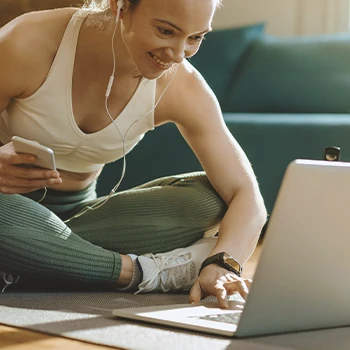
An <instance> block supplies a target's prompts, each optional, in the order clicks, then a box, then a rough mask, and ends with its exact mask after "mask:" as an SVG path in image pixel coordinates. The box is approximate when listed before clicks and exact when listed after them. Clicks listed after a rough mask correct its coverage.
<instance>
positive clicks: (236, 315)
mask: <svg viewBox="0 0 350 350" xmlns="http://www.w3.org/2000/svg"><path fill="white" fill-rule="evenodd" d="M241 315H242V313H241V312H232V313H225V314H216V315H215V314H214V315H206V316H200V317H198V318H199V319H201V320H207V321H215V322H220V323H229V324H236V325H237V324H238V321H239V319H240V317H241Z"/></svg>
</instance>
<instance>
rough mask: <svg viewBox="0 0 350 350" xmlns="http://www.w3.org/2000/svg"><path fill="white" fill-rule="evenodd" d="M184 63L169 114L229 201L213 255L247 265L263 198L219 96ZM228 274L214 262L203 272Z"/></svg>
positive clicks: (257, 231) (259, 224)
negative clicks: (220, 105) (226, 256)
mask: <svg viewBox="0 0 350 350" xmlns="http://www.w3.org/2000/svg"><path fill="white" fill-rule="evenodd" d="M184 66H185V69H184V68H183V67H179V70H178V76H177V77H176V79H175V80H174V82H175V84H174V86H173V87H172V89H171V90H172V92H171V93H170V94H169V95H170V96H168V98H167V100H168V101H172V105H173V106H172V107H171V108H168V110H170V111H171V115H170V116H169V117H168V119H169V120H170V121H173V122H175V123H176V125H177V127H178V128H179V130H180V132H181V134H182V135H183V136H184V138H185V139H186V141H187V143H188V144H189V146H190V147H191V148H192V150H193V152H194V153H195V154H196V156H197V158H198V160H199V161H200V163H201V165H202V166H203V169H204V170H205V172H206V174H207V176H208V178H209V180H210V182H211V183H212V185H213V187H214V188H215V189H216V191H217V192H218V194H219V195H220V196H221V197H222V199H223V200H224V201H225V202H226V203H227V205H228V210H227V212H226V214H225V216H224V218H223V220H222V222H221V224H220V229H219V236H218V241H217V244H216V246H215V247H214V249H213V251H212V252H211V254H210V255H214V254H215V253H218V252H226V253H228V254H230V255H231V256H232V257H234V258H235V259H236V260H237V261H238V262H239V263H240V264H241V265H242V264H244V263H245V262H246V261H247V259H248V258H249V257H250V255H251V254H252V252H253V250H254V248H255V246H256V243H257V241H258V238H259V235H260V232H261V229H262V227H263V225H264V224H265V222H266V216H267V214H266V209H265V205H264V201H263V198H262V196H261V193H260V190H259V186H258V183H257V180H256V177H255V175H254V172H253V169H252V167H251V165H250V163H249V161H248V159H247V157H246V155H245V153H244V151H243V150H242V149H241V147H240V146H239V144H238V143H237V141H236V140H235V139H234V137H233V136H232V135H231V133H230V131H229V130H228V128H227V126H226V124H225V122H224V120H223V117H222V113H221V110H220V107H219V104H218V102H217V99H216V97H215V96H214V94H213V93H212V91H211V89H210V88H209V87H208V85H207V84H206V83H205V81H204V80H203V78H202V77H201V76H200V75H199V73H198V72H196V71H195V70H194V69H193V68H192V67H190V66H189V64H187V63H185V64H184ZM175 92H176V93H175ZM171 95H173V97H171ZM219 270H220V273H219V272H218V271H219ZM209 271H211V273H210V274H209ZM204 272H205V273H204ZM224 273H225V270H224V269H221V268H219V267H218V266H216V265H209V266H208V267H206V268H205V269H203V273H201V276H202V274H204V275H205V276H206V278H209V279H210V278H211V277H210V276H209V275H211V276H213V277H212V278H213V279H220V278H221V275H222V274H224ZM214 275H215V276H216V277H215V276H214ZM199 280H201V278H200V279H199ZM213 283H214V282H213ZM239 283H241V281H240V282H239ZM202 284H204V281H203V283H202ZM204 289H207V288H204ZM237 289H239V288H237ZM206 293H209V294H213V293H212V292H210V291H208V290H204V291H203V293H202V294H203V295H204V294H206ZM194 299H197V298H194Z"/></svg>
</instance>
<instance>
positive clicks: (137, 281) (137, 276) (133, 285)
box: [116, 254, 142, 292]
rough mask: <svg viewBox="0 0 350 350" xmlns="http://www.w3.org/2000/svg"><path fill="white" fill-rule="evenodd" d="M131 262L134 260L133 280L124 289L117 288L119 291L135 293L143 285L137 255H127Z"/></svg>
mask: <svg viewBox="0 0 350 350" xmlns="http://www.w3.org/2000/svg"><path fill="white" fill-rule="evenodd" d="M127 255H128V256H129V257H130V258H131V260H132V265H133V271H132V278H131V282H130V283H129V284H128V285H127V286H126V287H124V288H116V289H117V290H119V291H126V292H128V291H134V290H137V287H138V285H139V284H140V283H141V277H142V276H141V271H140V268H139V265H138V263H137V260H136V259H137V257H138V256H137V255H135V254H127Z"/></svg>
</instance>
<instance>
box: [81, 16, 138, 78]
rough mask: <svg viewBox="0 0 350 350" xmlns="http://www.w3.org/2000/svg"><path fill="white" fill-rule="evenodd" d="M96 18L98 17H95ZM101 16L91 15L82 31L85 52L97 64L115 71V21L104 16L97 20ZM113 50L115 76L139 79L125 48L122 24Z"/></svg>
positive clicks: (117, 31) (116, 34) (110, 17)
mask: <svg viewBox="0 0 350 350" xmlns="http://www.w3.org/2000/svg"><path fill="white" fill-rule="evenodd" d="M95 16H96V17H95ZM98 16H101V14H93V15H90V16H89V17H91V18H90V21H89V22H87V25H86V26H85V28H84V29H83V30H82V31H81V37H82V42H83V43H85V45H84V44H83V45H84V46H85V50H84V51H85V52H86V53H87V54H89V56H90V57H93V58H94V60H95V61H96V63H98V64H100V65H101V64H102V65H103V66H104V67H110V71H111V73H112V70H113V65H114V62H113V52H112V37H113V32H114V30H115V21H113V19H114V17H112V16H104V18H97V17H98ZM113 39H114V40H113V48H114V54H115V76H118V77H119V78H122V77H125V78H127V77H139V76H140V72H139V71H138V69H137V67H136V65H135V63H134V61H133V60H132V58H131V57H130V54H129V52H128V50H127V48H126V46H125V43H124V41H123V38H122V36H121V30H120V22H119V23H118V27H117V28H116V32H115V35H114V38H113Z"/></svg>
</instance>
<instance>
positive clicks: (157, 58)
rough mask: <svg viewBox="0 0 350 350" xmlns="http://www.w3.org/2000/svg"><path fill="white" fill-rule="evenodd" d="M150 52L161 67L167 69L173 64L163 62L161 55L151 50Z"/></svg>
mask: <svg viewBox="0 0 350 350" xmlns="http://www.w3.org/2000/svg"><path fill="white" fill-rule="evenodd" d="M149 54H150V56H151V57H152V58H153V59H154V60H155V61H156V62H157V63H158V64H159V65H160V66H161V67H163V68H165V69H167V68H170V66H171V65H172V62H168V63H167V62H163V61H162V60H161V59H160V58H159V57H157V56H156V55H153V53H151V52H150V53H149Z"/></svg>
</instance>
